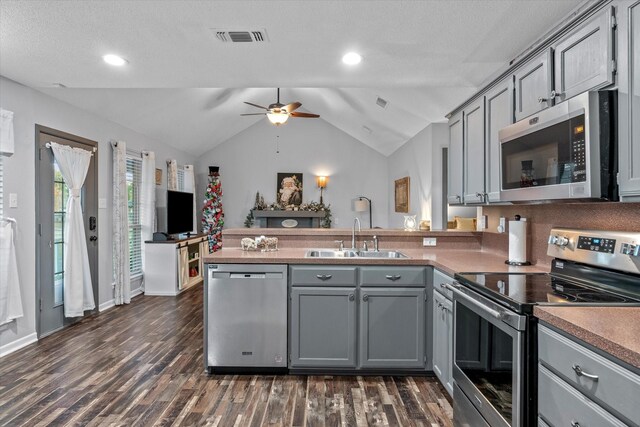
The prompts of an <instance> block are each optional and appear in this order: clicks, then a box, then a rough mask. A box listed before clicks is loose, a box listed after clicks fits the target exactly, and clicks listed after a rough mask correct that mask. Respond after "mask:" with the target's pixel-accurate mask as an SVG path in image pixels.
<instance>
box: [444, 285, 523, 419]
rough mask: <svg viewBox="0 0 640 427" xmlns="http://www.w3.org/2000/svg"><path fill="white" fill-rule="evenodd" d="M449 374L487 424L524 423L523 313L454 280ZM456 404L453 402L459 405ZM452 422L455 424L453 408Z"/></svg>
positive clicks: (464, 397) (463, 397) (462, 394)
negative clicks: (452, 339) (452, 334)
mask: <svg viewBox="0 0 640 427" xmlns="http://www.w3.org/2000/svg"><path fill="white" fill-rule="evenodd" d="M451 289H452V290H453V300H454V309H453V313H454V321H453V328H454V341H453V342H454V349H453V353H454V359H453V379H454V380H455V384H456V385H457V386H458V387H459V388H460V390H461V391H462V393H460V394H459V395H458V396H454V398H460V399H467V400H468V402H466V403H465V405H466V406H468V404H469V403H470V404H471V405H473V406H474V407H475V408H476V410H477V411H478V412H479V413H480V414H481V415H482V417H483V418H484V419H485V421H486V422H487V423H488V424H489V425H490V426H492V427H498V426H513V427H521V426H524V425H525V410H526V408H525V405H526V403H525V402H524V399H525V384H524V379H525V374H526V369H527V367H526V355H525V351H524V349H525V333H526V328H527V318H526V316H522V315H518V314H517V313H515V312H513V311H511V310H508V309H506V308H504V307H502V306H500V305H498V304H496V303H494V302H492V301H491V300H489V299H488V298H486V297H484V296H482V295H480V294H478V293H476V292H474V291H472V290H471V289H469V288H467V287H464V286H462V285H460V284H459V283H454V284H453V286H451ZM465 405H462V404H460V405H458V406H465ZM454 425H456V426H461V425H463V424H461V422H459V417H456V414H455V411H454Z"/></svg>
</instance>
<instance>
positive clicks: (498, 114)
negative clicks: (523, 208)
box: [485, 78, 513, 203]
mask: <svg viewBox="0 0 640 427" xmlns="http://www.w3.org/2000/svg"><path fill="white" fill-rule="evenodd" d="M485 117H486V124H485V133H486V137H485V141H486V142H485V145H486V152H485V164H486V167H485V192H486V201H487V202H489V203H492V202H499V201H500V139H499V137H498V132H499V131H500V129H502V128H503V127H505V126H508V125H510V124H512V123H513V79H512V78H508V79H506V80H503V81H502V82H500V83H498V84H497V85H496V86H494V87H493V88H491V89H489V91H488V92H487V94H486V95H485Z"/></svg>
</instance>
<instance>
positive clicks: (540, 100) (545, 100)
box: [538, 96, 548, 104]
mask: <svg viewBox="0 0 640 427" xmlns="http://www.w3.org/2000/svg"><path fill="white" fill-rule="evenodd" d="M547 101H548V99H547V98H543V97H541V96H539V97H538V104H542V103H543V102H547Z"/></svg>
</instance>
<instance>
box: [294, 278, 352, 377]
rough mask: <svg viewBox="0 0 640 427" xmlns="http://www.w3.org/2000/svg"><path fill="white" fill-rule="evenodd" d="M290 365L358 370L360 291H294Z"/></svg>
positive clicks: (316, 289)
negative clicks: (357, 314) (358, 294)
mask: <svg viewBox="0 0 640 427" xmlns="http://www.w3.org/2000/svg"><path fill="white" fill-rule="evenodd" d="M290 307H291V319H290V325H291V330H290V336H289V342H290V358H291V361H290V366H291V367H292V368H297V367H334V368H355V367H356V332H357V331H356V321H357V318H356V288H355V287H348V288H347V287H344V288H342V287H340V288H336V287H297V286H293V287H292V288H291V306H290Z"/></svg>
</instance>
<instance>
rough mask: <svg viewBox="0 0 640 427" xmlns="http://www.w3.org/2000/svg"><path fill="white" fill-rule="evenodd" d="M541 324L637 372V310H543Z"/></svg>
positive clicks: (639, 315)
mask: <svg viewBox="0 0 640 427" xmlns="http://www.w3.org/2000/svg"><path fill="white" fill-rule="evenodd" d="M533 314H534V315H535V316H536V317H537V318H538V319H540V320H541V321H543V322H545V323H547V324H549V325H551V326H555V327H556V328H558V329H560V330H562V331H564V332H566V333H568V334H570V335H573V336H575V337H576V338H579V339H580V340H582V341H584V342H586V343H588V344H591V345H592V346H594V347H596V348H599V349H600V350H602V351H604V352H607V353H609V354H611V355H612V356H614V357H615V358H617V359H620V360H621V361H623V362H626V363H628V364H629V365H631V366H634V367H636V368H638V369H640V333H638V330H639V329H640V307H576V306H572V307H542V306H537V307H534V309H533Z"/></svg>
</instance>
